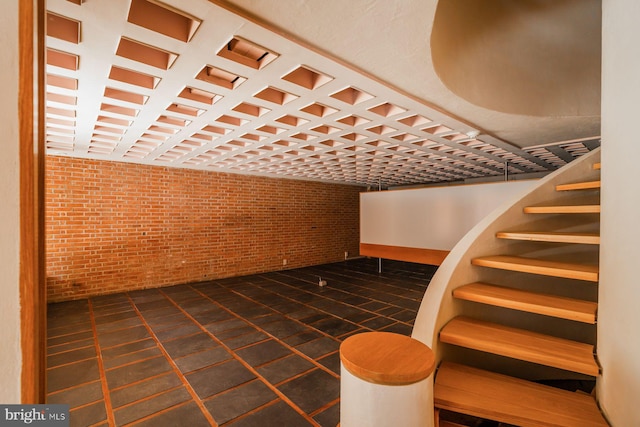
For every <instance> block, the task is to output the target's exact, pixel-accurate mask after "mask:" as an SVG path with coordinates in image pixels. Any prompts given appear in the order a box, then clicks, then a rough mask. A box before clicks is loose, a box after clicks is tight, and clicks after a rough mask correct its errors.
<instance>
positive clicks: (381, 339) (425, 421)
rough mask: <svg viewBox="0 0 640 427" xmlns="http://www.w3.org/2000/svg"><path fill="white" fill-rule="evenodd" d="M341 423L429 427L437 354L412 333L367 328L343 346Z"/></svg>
mask: <svg viewBox="0 0 640 427" xmlns="http://www.w3.org/2000/svg"><path fill="white" fill-rule="evenodd" d="M340 362H341V377H340V427H397V426H402V427H418V426H419V427H425V426H431V425H433V418H432V416H431V414H432V411H430V410H429V407H428V405H429V403H428V396H429V390H430V383H429V377H430V376H431V374H432V373H433V369H434V364H435V358H434V355H433V352H432V351H431V349H430V348H429V347H427V346H426V345H424V344H423V343H421V342H420V341H418V340H415V339H413V338H411V337H408V336H405V335H400V334H393V333H389V332H366V333H362V334H357V335H353V336H351V337H349V338H347V339H346V340H345V341H344V342H343V343H342V345H341V346H340Z"/></svg>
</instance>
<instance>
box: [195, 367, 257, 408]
mask: <svg viewBox="0 0 640 427" xmlns="http://www.w3.org/2000/svg"><path fill="white" fill-rule="evenodd" d="M186 377H187V380H188V381H189V383H190V384H191V386H192V387H193V389H194V390H195V391H196V393H198V396H199V397H200V398H201V399H206V398H207V397H209V396H213V395H214V394H217V393H220V392H221V391H225V390H228V389H230V388H231V387H235V386H238V385H240V384H243V383H245V382H247V381H250V380H252V379H254V378H256V376H255V375H254V374H253V373H252V372H251V371H249V370H248V369H247V368H245V367H244V366H243V365H242V364H241V363H240V362H238V361H237V360H230V361H228V362H224V363H221V364H219V365H215V366H212V367H209V368H205V369H202V370H199V371H196V372H194V373H192V374H188V375H187V376H186Z"/></svg>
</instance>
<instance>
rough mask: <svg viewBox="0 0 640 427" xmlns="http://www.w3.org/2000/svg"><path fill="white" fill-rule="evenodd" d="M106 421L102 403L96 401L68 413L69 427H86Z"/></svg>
mask: <svg viewBox="0 0 640 427" xmlns="http://www.w3.org/2000/svg"><path fill="white" fill-rule="evenodd" d="M106 419H107V410H106V408H105V406H104V401H102V400H101V401H98V402H95V403H92V404H91V405H87V406H83V407H82V408H78V409H74V410H72V411H70V412H69V425H70V427H86V426H90V425H92V424H96V423H98V422H100V421H104V420H106Z"/></svg>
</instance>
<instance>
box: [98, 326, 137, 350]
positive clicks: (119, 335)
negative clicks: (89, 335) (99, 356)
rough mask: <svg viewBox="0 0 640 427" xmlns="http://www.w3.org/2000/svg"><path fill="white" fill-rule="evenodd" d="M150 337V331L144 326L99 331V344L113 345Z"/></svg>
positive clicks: (103, 345) (104, 346) (105, 346)
mask: <svg viewBox="0 0 640 427" xmlns="http://www.w3.org/2000/svg"><path fill="white" fill-rule="evenodd" d="M145 338H149V332H148V331H147V328H145V327H144V326H142V325H141V326H134V327H132V328H127V329H120V330H117V331H111V332H104V333H98V344H100V347H101V348H107V347H113V346H116V345H121V344H127V343H130V342H134V341H140V340H143V339H145Z"/></svg>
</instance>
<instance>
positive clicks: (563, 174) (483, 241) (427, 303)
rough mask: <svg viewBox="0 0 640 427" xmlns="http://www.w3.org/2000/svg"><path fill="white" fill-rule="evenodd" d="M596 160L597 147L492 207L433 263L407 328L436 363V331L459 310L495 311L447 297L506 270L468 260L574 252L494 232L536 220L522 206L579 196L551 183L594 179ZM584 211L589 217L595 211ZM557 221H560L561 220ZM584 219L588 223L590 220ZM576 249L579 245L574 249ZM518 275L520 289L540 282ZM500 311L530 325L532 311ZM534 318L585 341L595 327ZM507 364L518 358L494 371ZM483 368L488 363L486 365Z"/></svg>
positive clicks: (565, 284)
mask: <svg viewBox="0 0 640 427" xmlns="http://www.w3.org/2000/svg"><path fill="white" fill-rule="evenodd" d="M599 161H600V149H597V150H594V151H593V152H591V153H588V154H585V155H584V156H581V157H580V158H578V159H576V160H575V161H573V162H571V163H570V164H568V165H567V166H565V167H563V168H561V169H559V170H557V171H555V172H553V173H551V174H549V175H548V176H546V177H545V178H543V179H541V180H540V181H539V182H538V183H537V185H536V186H535V187H534V188H533V189H532V190H530V191H528V192H527V193H526V194H524V195H521V196H517V197H516V198H515V199H514V200H511V201H508V202H505V203H504V204H503V205H501V206H499V207H497V208H496V209H495V210H494V211H493V212H492V213H491V214H489V215H488V216H487V217H485V218H484V219H483V220H482V221H480V222H479V223H478V224H477V225H476V226H475V227H474V228H473V229H471V230H470V231H469V232H468V233H467V234H466V235H465V236H464V237H463V238H462V239H461V240H460V241H459V242H458V244H457V245H456V246H455V247H454V248H453V250H452V251H451V252H450V254H449V255H448V256H447V258H446V259H445V260H444V262H443V263H442V265H441V266H440V267H439V268H438V271H437V272H436V274H435V275H434V277H433V279H432V280H431V283H430V284H429V287H428V288H427V291H426V293H425V295H424V298H423V300H422V304H421V306H420V309H419V311H418V315H417V318H416V322H415V326H414V328H413V333H412V336H413V338H415V339H417V340H419V341H422V342H423V343H425V344H426V345H427V346H429V347H431V348H432V349H433V351H434V353H435V356H436V366H437V364H438V363H439V362H440V361H441V360H442V359H443V357H444V352H445V350H446V346H440V345H439V342H438V333H439V331H440V330H441V329H442V327H443V326H444V325H445V324H446V323H447V322H448V321H449V320H451V319H452V318H454V317H456V316H458V315H461V314H463V312H464V314H465V315H469V314H470V313H471V314H472V315H473V316H474V317H480V318H483V317H484V318H486V319H489V320H492V316H494V314H493V313H495V307H490V306H484V305H483V304H475V305H469V303H467V305H464V306H463V303H462V302H461V301H458V300H454V298H453V296H452V292H453V290H454V289H456V288H457V287H459V286H462V285H465V284H468V283H473V282H476V281H488V280H489V281H490V280H491V277H492V275H493V276H495V277H498V275H500V276H499V277H501V280H502V281H504V278H505V272H493V271H486V270H488V269H485V268H481V267H474V266H472V265H471V259H472V258H475V257H478V256H487V255H498V254H505V253H509V252H513V253H518V254H519V255H525V256H528V255H531V256H541V255H542V256H544V255H552V254H553V253H554V252H558V251H559V250H560V251H562V250H566V251H568V252H570V251H574V250H575V249H574V248H571V249H565V248H562V247H561V248H560V249H559V248H558V246H557V245H552V246H551V247H549V248H548V249H547V248H545V246H544V245H540V244H539V243H538V244H535V243H527V242H516V243H515V244H514V243H513V242H509V241H508V240H503V239H497V238H496V237H495V236H496V233H497V232H499V231H505V230H513V229H519V228H520V229H526V228H527V226H526V224H530V223H531V222H532V221H537V220H538V218H537V217H536V216H535V215H533V216H532V215H531V214H529V215H527V214H523V209H524V207H526V206H532V205H542V204H547V203H549V202H551V201H552V200H553V199H554V198H564V199H566V200H569V199H573V200H578V198H579V197H581V196H580V195H579V194H575V195H574V194H569V193H565V192H562V193H560V192H556V190H555V186H556V185H558V184H565V183H568V182H574V181H584V180H587V179H588V178H589V177H594V178H596V177H597V176H599V175H598V174H599V171H594V170H593V164H594V163H596V162H599ZM586 215H591V216H592V217H593V216H594V214H586ZM543 219H544V220H545V221H548V222H550V223H553V222H554V221H558V219H556V218H555V217H552V216H545V215H542V216H541V217H540V220H543ZM559 221H561V219H560V220H559ZM586 222H587V223H588V222H589V220H588V221H586ZM588 226H589V225H587V227H588ZM578 227H580V226H578ZM510 245H511V246H510ZM527 245H529V246H527ZM578 250H582V249H581V248H579V249H578ZM527 251H530V252H527ZM591 252H592V253H593V252H595V253H596V254H597V250H595V251H591ZM592 253H590V254H582V253H579V252H578V253H576V254H575V256H576V257H578V258H579V257H582V256H592ZM508 274H509V273H508V272H507V273H506V275H508ZM515 274H518V273H515ZM527 276H532V277H527ZM517 277H518V282H519V283H518V286H519V287H522V288H525V289H526V288H527V285H531V284H533V283H536V285H540V282H542V281H541V280H540V279H539V277H535V275H523V274H520V275H519V276H517ZM544 282H545V286H549V287H553V288H557V286H556V285H557V284H561V285H562V289H563V290H561V292H565V293H566V295H565V296H571V297H575V298H583V299H587V300H589V299H590V300H595V299H596V298H597V287H596V286H593V285H591V284H586V285H585V284H583V283H577V284H576V283H571V281H568V280H567V279H555V278H544ZM573 282H576V281H573ZM547 284H548V285H547ZM538 289H539V290H542V291H543V290H544V288H542V289H541V288H540V287H539V286H538ZM554 293H557V289H555V290H554ZM471 304H473V303H471ZM503 310H504V312H502V313H501V314H500V315H501V316H507V317H509V322H510V323H511V324H513V323H516V324H517V323H518V318H520V317H523V316H524V317H523V318H524V319H525V320H524V322H526V323H527V325H528V326H531V325H530V323H531V321H530V319H531V318H530V317H529V318H528V319H527V318H526V316H532V315H531V314H527V313H525V314H522V313H519V312H512V311H511V310H507V309H503ZM533 316H535V315H533ZM539 320H540V321H539V322H538V321H536V322H535V323H536V324H535V325H533V326H534V328H536V329H537V331H539V332H543V333H551V332H553V334H554V335H559V336H562V335H567V336H566V337H567V338H573V339H578V340H583V341H585V342H590V341H594V340H595V328H591V329H589V328H584V326H583V325H575V328H574V327H573V326H574V325H572V322H567V321H564V322H565V324H563V327H562V329H563V330H562V331H559V333H558V331H557V330H556V324H554V322H555V321H556V320H546V319H542V318H541V319H539ZM521 322H522V321H521ZM529 329H531V328H529ZM585 331H587V332H585ZM464 356H465V355H464V350H463V351H462V353H461V355H460V354H458V356H457V357H454V359H456V358H458V359H459V358H460V357H463V358H464ZM473 357H474V358H477V357H479V356H478V355H477V354H474V356H473ZM480 357H481V356H480ZM447 359H450V355H447ZM494 360H495V358H494ZM462 362H464V360H462ZM487 363H489V364H490V363H496V362H495V361H494V362H490V361H488V362H487ZM511 363H513V364H515V365H514V366H517V363H518V362H512V361H505V363H502V361H501V362H499V364H500V365H501V366H500V368H502V369H499V370H502V371H505V369H504V368H505V367H504V366H502V365H509V364H511ZM485 368H492V367H491V366H489V367H487V366H485ZM514 369H517V368H514ZM506 371H507V372H503V373H506V374H510V372H508V366H507V367H506ZM544 375H545V376H546V377H548V368H545V373H544ZM531 376H532V377H535V376H536V372H531ZM431 397H432V396H431Z"/></svg>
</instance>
